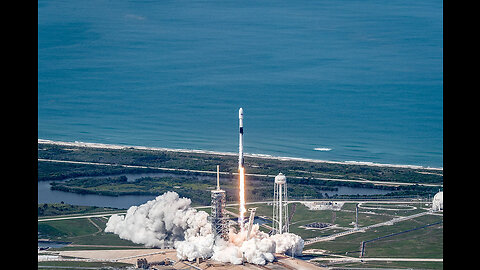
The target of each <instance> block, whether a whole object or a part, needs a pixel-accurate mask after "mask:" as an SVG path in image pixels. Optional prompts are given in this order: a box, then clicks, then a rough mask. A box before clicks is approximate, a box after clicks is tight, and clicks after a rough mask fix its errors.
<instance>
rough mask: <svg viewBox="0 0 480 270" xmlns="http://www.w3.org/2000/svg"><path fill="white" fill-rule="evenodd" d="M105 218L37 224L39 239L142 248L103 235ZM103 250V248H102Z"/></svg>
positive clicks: (74, 243)
mask: <svg viewBox="0 0 480 270" xmlns="http://www.w3.org/2000/svg"><path fill="white" fill-rule="evenodd" d="M107 221H108V217H107V218H103V217H93V218H80V219H67V220H52V221H41V222H38V234H39V238H48V239H50V240H54V241H61V242H70V243H71V244H70V245H73V246H75V245H99V246H102V245H106V246H125V247H130V248H132V247H135V248H142V247H143V245H137V244H134V243H132V242H131V241H127V240H123V239H120V238H119V237H118V235H116V234H112V233H105V232H104V230H105V227H106V223H107ZM103 248H105V247H103Z"/></svg>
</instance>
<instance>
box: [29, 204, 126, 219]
mask: <svg viewBox="0 0 480 270" xmlns="http://www.w3.org/2000/svg"><path fill="white" fill-rule="evenodd" d="M116 210H118V209H116V208H110V207H96V206H80V205H71V204H65V203H39V204H38V216H39V217H46V216H58V215H73V214H88V213H97V212H105V211H116Z"/></svg>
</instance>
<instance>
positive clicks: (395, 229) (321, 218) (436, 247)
mask: <svg viewBox="0 0 480 270" xmlns="http://www.w3.org/2000/svg"><path fill="white" fill-rule="evenodd" d="M292 205H293V203H292V204H291V205H290V213H291V211H292ZM295 205H296V210H295V213H294V214H293V217H292V220H291V225H290V232H292V233H295V234H298V235H300V236H301V237H302V238H303V239H304V240H307V239H309V238H313V237H317V236H328V235H331V234H334V233H338V232H342V231H346V230H349V229H352V228H353V227H354V223H353V222H354V221H355V205H356V203H353V202H345V204H344V205H343V207H342V208H341V209H340V210H339V211H333V210H309V209H308V207H306V206H305V205H303V204H301V203H295ZM361 206H363V207H365V208H359V211H360V213H359V215H358V219H359V220H358V222H359V226H360V227H363V226H368V225H373V224H378V223H382V222H385V221H389V220H392V219H393V218H395V217H401V216H409V215H413V214H416V213H420V212H424V211H426V210H425V209H422V207H425V205H424V204H420V203H411V204H391V203H363V204H362V205H361ZM251 207H257V211H256V215H257V216H266V217H271V216H272V206H271V205H268V204H266V203H261V204H250V205H247V209H248V208H251ZM373 208H376V209H373ZM227 209H228V210H230V211H232V212H238V206H228V207H227ZM387 209H388V210H387ZM199 210H205V211H206V212H207V213H209V212H210V208H203V209H199ZM232 218H233V217H232ZM107 221H108V219H107V218H104V217H93V218H82V219H72V220H55V221H44V222H39V223H38V231H39V233H40V234H41V235H48V237H49V238H50V239H51V240H55V241H65V242H71V246H67V247H63V248H60V249H63V250H67V249H77V250H78V249H97V248H98V249H104V248H105V246H110V247H111V248H112V249H113V248H122V247H123V248H128V247H130V248H131V247H135V248H142V247H143V246H142V245H137V244H134V243H132V242H131V241H127V240H123V239H120V238H119V237H118V236H117V235H115V234H112V233H105V232H104V229H105V226H106V222H107ZM440 221H443V216H442V215H429V214H427V215H423V216H420V217H416V218H413V219H409V220H404V221H400V222H397V223H395V224H394V225H390V226H380V227H376V228H372V229H369V230H366V231H365V232H358V233H353V234H350V235H345V236H342V237H338V238H336V239H334V240H330V241H324V242H318V243H314V244H311V245H308V246H305V248H304V250H309V249H320V250H325V251H326V252H325V255H323V256H336V255H348V256H352V257H354V258H358V255H359V251H360V246H361V243H362V241H368V240H371V239H375V238H378V237H381V236H387V235H390V234H394V233H399V232H403V231H406V230H410V229H413V228H418V227H421V226H425V225H428V224H433V223H436V222H440ZM312 222H322V223H330V224H334V225H336V226H331V227H327V228H324V229H321V230H318V229H306V228H304V227H303V226H304V225H306V224H308V223H312ZM267 225H270V224H267ZM261 230H262V231H264V232H268V230H267V229H265V228H262V227H261ZM77 245H85V246H77ZM110 247H109V249H110ZM364 257H365V258H430V259H441V258H443V223H440V224H437V225H434V226H430V227H426V228H422V229H418V230H415V231H411V232H407V233H403V234H399V235H396V236H391V237H388V238H384V239H381V240H376V241H372V242H368V243H367V244H366V246H365V255H364ZM319 264H321V263H319ZM323 264H324V263H323ZM335 266H343V267H360V268H368V267H370V268H375V267H385V268H404V267H407V268H408V267H409V268H421V269H442V267H443V263H441V262H363V263H348V264H338V265H337V264H335Z"/></svg>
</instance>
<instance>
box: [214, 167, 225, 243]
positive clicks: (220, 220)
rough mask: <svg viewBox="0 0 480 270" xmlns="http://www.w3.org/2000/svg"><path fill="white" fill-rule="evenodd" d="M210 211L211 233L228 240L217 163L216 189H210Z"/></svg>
mask: <svg viewBox="0 0 480 270" xmlns="http://www.w3.org/2000/svg"><path fill="white" fill-rule="evenodd" d="M211 196H212V201H211V207H212V211H211V214H210V221H211V223H212V229H213V233H214V234H215V235H219V236H220V237H222V238H223V239H224V240H228V216H227V215H226V213H225V205H226V193H225V190H221V189H220V172H219V166H218V165H217V189H215V190H212V191H211Z"/></svg>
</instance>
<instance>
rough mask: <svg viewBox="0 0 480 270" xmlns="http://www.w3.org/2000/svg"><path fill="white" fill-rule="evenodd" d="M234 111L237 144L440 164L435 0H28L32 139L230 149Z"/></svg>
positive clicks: (326, 156)
mask: <svg viewBox="0 0 480 270" xmlns="http://www.w3.org/2000/svg"><path fill="white" fill-rule="evenodd" d="M240 107H243V109H244V115H245V119H244V126H245V137H244V143H245V152H247V153H257V154H270V155H274V156H289V157H302V158H312V159H323V160H334V161H351V160H354V161H368V162H377V163H391V164H410V165H423V166H433V167H443V3H442V1H436V0H415V1H413V0H405V1H379V0H362V1H353V0H352V1H350V0H347V1H333V0H331V1H330V0H325V1H323V0H319V1H311V0H296V1H286V0H275V1H273V0H266V1H250V0H242V1H232V0H209V1H195V0H194V1H191V0H190V1H184V0H175V1H122V0H119V1H101V0H96V1H88V0H86V1H56V0H39V1H38V137H39V138H41V139H50V140H60V141H84V142H99V143H108V144H120V145H142V146H152V147H169V148H186V149H202V150H212V151H227V152H236V151H237V150H238V109H239V108H240ZM315 148H328V149H331V150H329V151H317V150H314V149H315ZM328 149H323V150H328ZM246 162H248V160H246Z"/></svg>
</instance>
